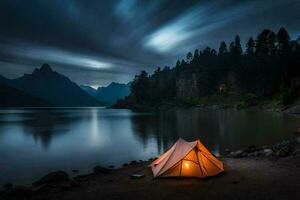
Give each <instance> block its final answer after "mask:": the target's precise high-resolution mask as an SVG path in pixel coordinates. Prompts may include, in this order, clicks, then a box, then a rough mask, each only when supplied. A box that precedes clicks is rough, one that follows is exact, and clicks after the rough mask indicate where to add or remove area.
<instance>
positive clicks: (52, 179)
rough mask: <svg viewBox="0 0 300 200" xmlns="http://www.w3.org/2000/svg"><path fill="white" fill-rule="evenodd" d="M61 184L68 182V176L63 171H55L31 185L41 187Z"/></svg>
mask: <svg viewBox="0 0 300 200" xmlns="http://www.w3.org/2000/svg"><path fill="white" fill-rule="evenodd" d="M63 182H70V178H69V176H68V174H67V173H66V172H64V171H56V172H51V173H49V174H47V175H46V176H44V177H42V178H41V179H40V180H38V181H36V182H34V183H33V184H32V185H33V186H35V187H36V186H41V185H56V184H60V183H63Z"/></svg>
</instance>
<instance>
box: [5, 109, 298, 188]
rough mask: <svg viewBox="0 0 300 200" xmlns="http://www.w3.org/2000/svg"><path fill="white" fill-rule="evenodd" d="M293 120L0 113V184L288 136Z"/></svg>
mask: <svg viewBox="0 0 300 200" xmlns="http://www.w3.org/2000/svg"><path fill="white" fill-rule="evenodd" d="M299 124H300V118H299V117H297V116H288V115H282V114H279V113H265V112H259V111H255V110H247V111H234V110H200V109H174V110H169V111H165V112H160V113H134V112H132V111H129V110H114V109H102V108H60V109H57V108H55V109H17V110H12V109H10V110H0V184H1V183H5V182H14V183H30V182H31V181H32V180H34V179H36V178H38V177H40V176H42V175H44V174H45V173H47V172H49V171H53V170H58V169H63V170H66V171H71V170H72V169H79V170H80V172H81V173H87V172H89V170H91V169H92V167H93V166H95V165H98V164H99V165H104V166H107V165H115V166H121V165H122V164H123V163H124V162H128V161H131V160H137V159H148V158H150V157H154V156H157V155H158V154H160V153H162V152H163V151H165V150H166V149H167V148H169V147H170V145H172V144H173V143H174V142H175V141H176V140H177V139H178V138H179V137H182V138H184V139H186V140H195V139H197V138H199V139H201V140H202V142H203V143H204V144H205V145H206V146H207V147H208V148H209V149H210V150H212V151H213V152H214V153H215V154H218V153H219V151H221V150H223V149H224V148H232V149H235V148H241V147H245V146H248V145H253V144H254V145H265V144H271V143H274V142H277V141H280V140H281V139H283V138H287V137H289V136H290V135H291V134H292V133H293V131H294V130H296V129H297V128H298V126H299Z"/></svg>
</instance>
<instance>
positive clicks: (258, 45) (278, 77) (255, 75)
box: [119, 28, 300, 105]
mask: <svg viewBox="0 0 300 200" xmlns="http://www.w3.org/2000/svg"><path fill="white" fill-rule="evenodd" d="M299 39H300V38H298V41H297V40H292V39H291V38H290V36H289V34H288V32H287V31H286V29H285V28H281V29H280V30H279V31H278V32H277V33H274V32H273V31H271V30H269V29H265V30H263V31H262V32H261V33H260V34H259V35H258V36H257V37H256V38H252V37H250V38H249V40H248V41H247V43H246V48H245V49H243V48H242V45H241V42H240V37H239V36H238V35H237V36H236V37H235V38H234V41H232V42H231V43H230V44H229V46H228V44H226V43H225V42H224V41H222V42H221V43H220V46H219V49H218V51H217V50H215V49H213V48H210V47H206V48H205V49H203V50H201V51H199V50H198V49H196V50H195V52H194V54H192V53H191V52H188V53H187V55H186V59H183V60H181V61H180V60H178V61H177V63H176V66H174V67H172V68H170V67H165V68H164V69H161V68H159V67H158V68H157V70H155V71H154V73H153V74H152V75H148V73H147V72H146V71H141V73H140V74H139V75H136V76H135V78H134V80H133V81H132V84H131V94H130V95H129V97H127V98H126V99H125V100H122V101H119V104H122V103H123V104H131V105H133V104H140V105H142V104H148V105H157V104H161V103H163V102H177V103H178V102H186V103H191V104H199V103H201V102H203V99H205V98H206V99H209V98H208V97H215V98H214V99H225V98H227V99H228V98H232V97H238V98H239V99H243V100H245V101H246V102H247V101H248V103H250V102H253V100H254V101H255V99H258V98H262V97H263V98H270V99H271V98H273V99H274V98H276V99H277V100H278V101H280V102H281V103H282V104H289V103H291V102H292V101H294V100H295V98H296V97H297V96H298V93H299V85H300V79H299V77H300V41H299ZM211 99H212V98H210V100H211Z"/></svg>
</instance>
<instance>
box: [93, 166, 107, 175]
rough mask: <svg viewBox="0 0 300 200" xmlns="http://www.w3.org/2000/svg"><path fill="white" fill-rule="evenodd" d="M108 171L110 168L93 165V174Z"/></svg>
mask: <svg viewBox="0 0 300 200" xmlns="http://www.w3.org/2000/svg"><path fill="white" fill-rule="evenodd" d="M110 172H111V170H110V169H107V168H105V167H101V166H96V167H94V174H108V173H110Z"/></svg>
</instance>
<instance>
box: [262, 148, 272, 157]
mask: <svg viewBox="0 0 300 200" xmlns="http://www.w3.org/2000/svg"><path fill="white" fill-rule="evenodd" d="M273 154H274V152H273V150H272V149H264V156H266V157H270V156H272V155H273Z"/></svg>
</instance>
